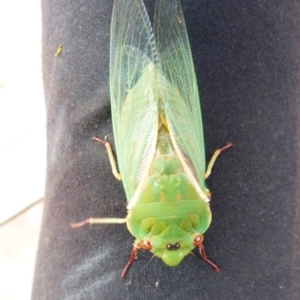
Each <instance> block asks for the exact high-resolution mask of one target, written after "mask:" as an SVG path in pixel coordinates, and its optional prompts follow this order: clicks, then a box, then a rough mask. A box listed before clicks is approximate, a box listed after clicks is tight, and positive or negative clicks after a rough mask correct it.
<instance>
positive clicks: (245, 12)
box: [32, 0, 300, 300]
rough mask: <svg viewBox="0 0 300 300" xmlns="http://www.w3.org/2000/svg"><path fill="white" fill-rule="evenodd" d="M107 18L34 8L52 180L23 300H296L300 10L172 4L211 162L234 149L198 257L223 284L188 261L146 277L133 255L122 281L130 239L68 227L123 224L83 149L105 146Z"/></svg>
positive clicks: (282, 5) (221, 169) (109, 179)
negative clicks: (183, 27) (39, 26)
mask: <svg viewBox="0 0 300 300" xmlns="http://www.w3.org/2000/svg"><path fill="white" fill-rule="evenodd" d="M147 3H148V4H149V6H151V5H153V1H150V0H149V1H148V2H147ZM112 6H113V1H111V0H97V1H96V0H89V1H82V0H78V1H73V0H55V1H45V0H44V1H42V9H43V74H44V86H45V96H46V104H47V112H48V173H47V188H46V197H45V209H44V217H43V225H42V230H41V237H40V245H39V251H38V257H37V265H36V272H35V280H34V286H33V295H32V299H34V300H42V299H68V300H71V299H88V300H93V299H172V300H173V299H250V300H252V299H272V300H276V299H278V300H279V299H280V300H282V299H295V300H296V299H299V295H300V288H299V285H300V250H299V249H300V241H299V236H300V235H299V234H300V202H299V201H300V184H299V182H300V168H299V166H300V155H299V135H300V105H299V97H300V82H299V75H300V71H299V62H300V2H299V1H295V0H294V1H289V0H286V1H282V0H273V1H265V0H253V1H240V0H239V1H238V0H230V1H229V0H216V1H213V0H197V1H195V0H194V1H192V0H182V6H183V10H184V15H185V19H186V23H187V28H188V34H189V38H190V44H191V50H192V54H193V58H194V64H195V69H196V74H197V80H198V84H199V90H200V95H201V108H202V115H203V121H204V134H205V144H206V151H207V159H209V157H210V156H211V154H212V153H213V151H214V150H215V149H216V148H218V147H220V146H222V145H224V144H226V142H228V141H231V142H233V144H234V148H232V149H231V150H230V151H227V152H226V153H224V154H222V155H221V157H220V158H219V159H218V161H217V163H216V165H215V167H214V170H213V173H212V175H211V177H210V178H209V180H208V186H209V188H210V190H211V192H212V202H211V208H212V211H213V221H212V225H211V227H210V228H209V230H208V231H207V233H206V235H205V242H204V245H205V247H206V252H207V255H208V256H209V258H211V259H212V260H213V261H214V262H216V263H217V264H218V265H219V266H220V267H221V271H220V273H218V274H217V273H215V272H214V271H213V270H211V269H210V268H209V266H208V265H206V264H205V263H204V262H203V261H201V260H200V259H198V258H196V257H194V256H192V255H190V256H188V257H186V258H185V259H184V261H183V262H182V263H181V264H180V265H179V266H178V267H176V268H170V267H167V266H166V265H164V264H163V262H162V261H161V260H159V259H157V258H154V259H152V261H151V262H150V263H149V264H148V262H149V260H150V258H151V254H150V253H146V252H142V251H141V252H140V253H139V255H138V259H137V260H136V261H135V262H134V264H133V266H132V267H131V269H130V270H129V273H128V275H127V277H126V279H125V280H122V279H120V277H119V275H120V273H121V271H122V269H123V267H124V266H125V264H126V262H127V259H128V257H129V254H130V251H131V248H132V243H133V237H131V236H130V234H129V232H128V231H127V229H126V227H125V226H124V225H98V226H96V225H94V226H87V227H85V228H81V229H78V230H72V229H71V228H70V225H69V224H70V223H71V222H74V221H80V220H82V219H85V218H87V217H90V216H94V217H97V216H98V217H124V216H126V209H125V203H126V199H125V193H124V191H123V188H122V184H121V183H120V182H117V181H116V180H115V179H114V177H113V175H112V174H111V170H110V165H109V161H108V158H107V153H106V150H105V148H104V147H103V146H101V145H99V144H97V143H95V142H93V141H92V140H91V138H92V136H94V135H97V136H99V137H104V136H105V135H109V136H108V138H109V140H110V141H113V135H112V128H111V116H110V105H109V87H108V78H109V68H108V66H109V35H110V19H111V12H112ZM59 44H62V46H63V50H62V53H61V55H60V56H59V57H54V53H55V51H56V49H57V47H58V45H59ZM196 255H197V256H198V254H196Z"/></svg>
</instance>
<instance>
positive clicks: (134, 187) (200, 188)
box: [72, 0, 232, 278]
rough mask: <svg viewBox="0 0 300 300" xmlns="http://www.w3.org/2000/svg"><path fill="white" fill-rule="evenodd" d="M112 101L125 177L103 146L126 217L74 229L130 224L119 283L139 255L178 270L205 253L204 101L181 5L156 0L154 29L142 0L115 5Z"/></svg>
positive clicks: (207, 199) (207, 210)
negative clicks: (196, 253)
mask: <svg viewBox="0 0 300 300" xmlns="http://www.w3.org/2000/svg"><path fill="white" fill-rule="evenodd" d="M110 95H111V108H112V120H113V131H114V137H115V146H116V152H117V158H118V166H119V170H120V173H118V171H117V167H116V163H115V160H114V156H113V154H112V150H111V146H110V144H109V143H108V142H107V141H103V140H100V139H98V138H95V137H94V140H96V141H98V142H101V143H103V144H105V146H106V148H107V151H108V154H109V160H110V163H111V166H112V171H113V174H114V176H115V177H116V178H117V179H118V180H122V182H123V185H124V189H125V193H126V197H127V202H128V204H127V209H128V214H127V217H126V218H123V219H119V218H108V219H103V218H101V219H98V218H97V219H95V218H90V219H87V220H84V221H82V222H79V223H75V224H72V227H73V228H78V227H81V226H84V225H86V224H95V223H118V224H121V223H126V225H127V228H128V230H129V231H130V233H131V234H132V235H133V236H134V237H135V238H136V239H135V241H134V244H133V249H132V252H131V255H130V257H129V260H128V263H127V264H126V266H125V268H124V270H123V272H122V274H121V277H122V278H124V277H125V274H126V272H127V270H128V268H129V266H130V265H131V263H132V262H133V261H134V260H135V258H136V255H137V252H138V250H139V249H144V250H148V251H151V252H152V253H153V254H154V256H156V257H159V258H161V259H162V260H163V262H164V263H165V264H167V265H168V266H171V267H174V266H177V265H178V264H179V263H180V262H181V261H182V259H183V258H184V257H185V256H186V255H188V254H189V253H190V252H191V250H192V249H193V248H194V247H198V249H199V253H200V256H201V258H202V259H203V260H204V261H206V262H207V263H208V264H209V265H210V266H211V267H212V268H213V269H215V271H217V272H218V271H219V267H218V266H216V265H215V264H214V263H213V262H212V261H210V260H209V259H208V258H207V256H206V254H205V250H204V246H203V234H204V232H205V231H206V230H207V229H208V227H209V225H210V222H211V210H210V206H209V202H210V192H209V190H208V189H207V188H206V186H205V179H206V178H207V177H208V176H209V175H210V173H211V169H212V167H213V164H214V162H215V160H216V158H217V156H218V155H219V154H220V153H221V151H223V150H225V149H227V148H229V147H231V146H232V144H231V143H229V144H227V145H226V146H225V147H223V148H221V149H218V150H217V151H216V152H215V153H214V155H213V157H212V159H211V160H210V162H209V164H208V167H207V169H206V168H205V150H204V139H203V130H202V119H201V111H200V104H199V95H198V88H197V82H196V77H195V71H194V65H193V61H192V56H191V51H190V46H189V41H188V36H187V32H186V27H185V21H184V17H183V12H182V8H181V4H180V1H179V0H157V1H156V6H155V16H154V25H153V26H151V22H150V20H149V17H148V14H147V11H146V8H145V6H144V3H143V1H142V0H135V1H128V0H115V2H114V8H113V15H112V23H111V51H110Z"/></svg>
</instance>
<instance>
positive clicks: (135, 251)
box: [121, 245, 139, 278]
mask: <svg viewBox="0 0 300 300" xmlns="http://www.w3.org/2000/svg"><path fill="white" fill-rule="evenodd" d="M138 250H139V248H138V247H137V246H135V245H133V248H132V251H131V254H130V256H129V260H128V262H127V264H126V266H125V268H124V270H123V272H122V273H121V277H122V278H125V276H126V273H127V271H128V269H129V267H130V265H131V264H132V263H133V262H134V261H135V259H136V255H137V252H138Z"/></svg>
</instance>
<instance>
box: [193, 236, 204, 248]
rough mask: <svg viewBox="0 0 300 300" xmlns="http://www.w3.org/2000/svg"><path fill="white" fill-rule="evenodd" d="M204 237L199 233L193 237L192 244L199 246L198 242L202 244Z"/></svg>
mask: <svg viewBox="0 0 300 300" xmlns="http://www.w3.org/2000/svg"><path fill="white" fill-rule="evenodd" d="M203 240H204V238H203V235H202V234H199V235H197V236H196V237H195V238H194V245H195V246H199V245H200V244H202V242H203Z"/></svg>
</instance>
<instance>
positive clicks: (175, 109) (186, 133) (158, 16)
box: [154, 0, 205, 185]
mask: <svg viewBox="0 0 300 300" xmlns="http://www.w3.org/2000/svg"><path fill="white" fill-rule="evenodd" d="M154 27H155V38H156V45H157V49H158V53H159V56H160V60H161V68H162V72H163V74H164V76H165V77H166V79H167V80H168V81H169V82H170V83H171V85H172V86H173V87H174V88H175V89H177V90H178V92H179V95H178V97H176V95H175V94H176V93H173V96H172V97H170V96H168V95H167V94H166V95H165V96H164V102H165V109H166V116H167V118H168V122H169V124H170V130H171V135H172V136H173V139H174V140H175V142H176V144H177V147H178V149H179V150H180V152H181V153H182V156H183V158H184V160H185V161H186V164H187V165H188V166H189V167H190V168H192V169H193V170H191V171H192V172H193V173H194V174H196V176H197V180H198V182H200V183H202V184H203V185H204V173H205V150H204V138H203V129H202V117H201V110H200V100H199V94H198V87H197V81H196V76H195V71H194V64H193V60H192V55H191V50H190V45H189V40H188V36H187V31H186V26H185V20H184V16H183V12H182V8H181V4H180V1H179V0H158V1H157V2H156V8H155V18H154ZM166 91H167V90H165V93H167V92H166Z"/></svg>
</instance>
